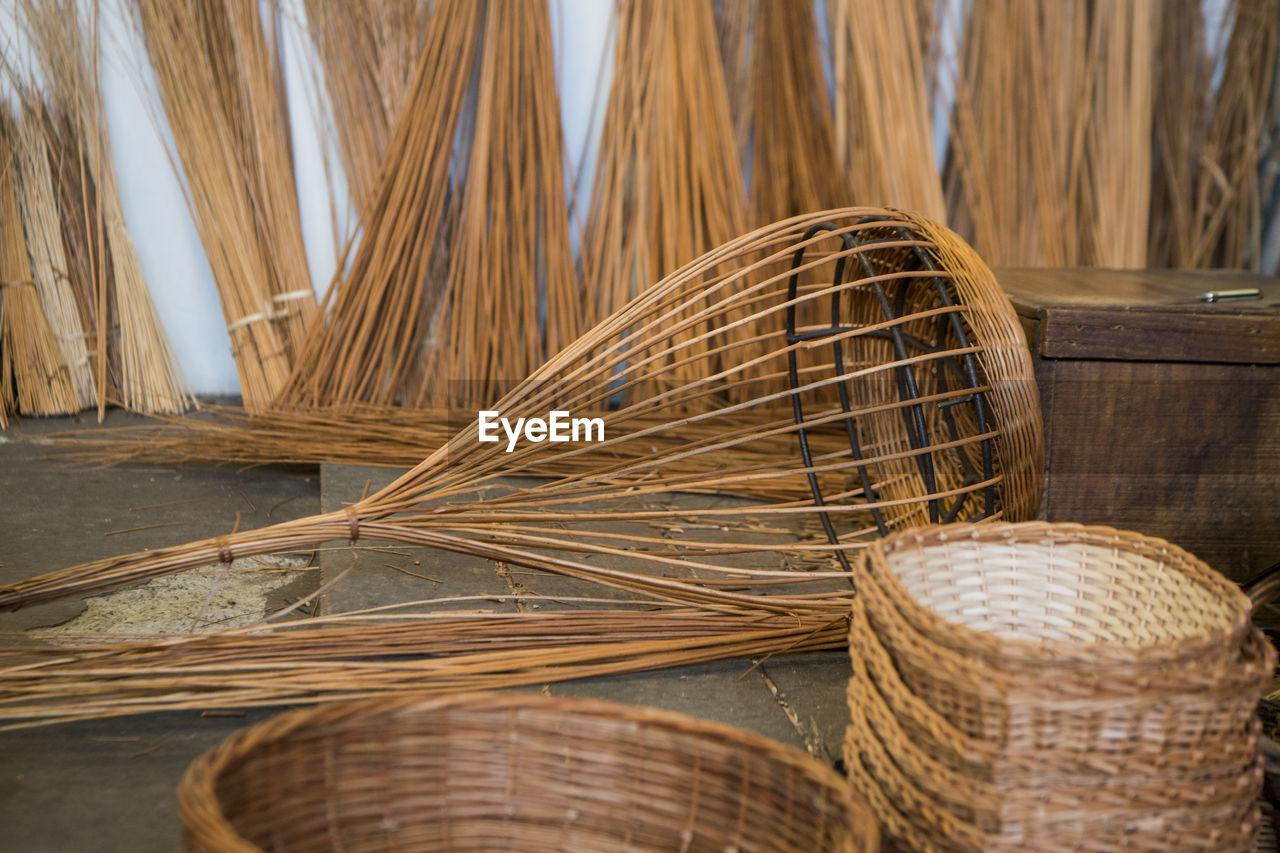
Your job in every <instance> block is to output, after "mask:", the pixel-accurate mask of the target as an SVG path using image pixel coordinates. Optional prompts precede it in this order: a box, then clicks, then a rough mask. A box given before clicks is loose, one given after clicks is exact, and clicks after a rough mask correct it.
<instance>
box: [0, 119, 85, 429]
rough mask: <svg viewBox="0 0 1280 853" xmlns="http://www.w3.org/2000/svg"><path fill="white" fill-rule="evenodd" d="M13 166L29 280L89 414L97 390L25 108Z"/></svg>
mask: <svg viewBox="0 0 1280 853" xmlns="http://www.w3.org/2000/svg"><path fill="white" fill-rule="evenodd" d="M14 144H15V149H14V165H15V175H16V177H17V183H18V196H19V198H18V201H19V203H20V207H21V209H22V225H23V229H24V230H25V232H26V237H27V254H28V256H29V257H30V258H31V274H32V280H33V281H34V282H35V285H36V289H37V290H38V291H39V293H40V303H41V305H43V307H44V315H45V318H46V319H47V320H48V321H49V328H50V330H51V331H52V332H53V336H54V339H55V340H56V341H57V342H58V349H59V350H60V351H61V353H62V363H63V364H64V365H65V366H66V369H67V375H68V378H69V379H70V382H71V387H72V391H73V393H74V394H75V399H76V408H77V409H87V408H89V407H90V406H93V405H94V404H95V403H96V402H97V386H96V385H95V383H94V381H93V369H92V366H91V365H90V362H89V350H88V347H87V346H86V342H87V341H88V336H86V334H85V330H84V325H83V324H82V323H81V321H80V309H79V308H78V307H77V306H76V298H75V292H74V291H73V290H72V288H71V281H70V279H69V278H68V274H67V269H68V266H67V257H66V252H65V251H64V248H63V243H62V214H61V212H60V211H59V209H58V200H57V196H56V194H55V193H54V188H53V175H52V172H51V171H50V169H49V151H48V146H47V145H46V144H45V138H44V127H43V123H42V122H41V121H40V117H39V115H37V114H36V112H35V111H33V110H32V109H30V108H28V109H24V110H23V113H22V118H21V120H20V121H19V122H18V127H17V138H16V140H14Z"/></svg>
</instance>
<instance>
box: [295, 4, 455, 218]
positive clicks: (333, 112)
mask: <svg viewBox="0 0 1280 853" xmlns="http://www.w3.org/2000/svg"><path fill="white" fill-rule="evenodd" d="M432 5H433V4H432V2H431V0H348V2H343V3H331V2H325V0H305V2H304V3H303V7H304V8H305V10H306V16H307V30H308V32H309V34H310V37H311V41H312V43H313V44H314V45H315V49H316V56H317V57H318V59H319V62H320V67H321V69H322V71H323V76H324V86H325V92H326V94H327V96H328V104H327V106H328V111H329V114H330V117H331V119H332V123H331V130H332V132H333V134H334V137H335V139H336V140H337V143H338V151H339V153H340V154H341V157H342V171H343V174H344V176H345V177H346V181H347V190H348V192H349V193H350V196H351V198H352V200H353V201H354V202H355V204H356V206H357V208H360V207H361V206H363V204H364V202H365V200H366V199H369V198H371V197H372V196H373V193H374V191H375V190H376V189H377V187H378V172H379V170H380V169H381V168H382V155H383V153H384V152H385V151H386V149H387V142H388V140H389V138H390V136H391V132H392V128H394V127H395V124H396V121H397V119H398V118H399V117H400V109H401V107H402V106H403V105H404V103H405V100H406V99H407V98H408V95H409V89H410V84H411V83H412V82H413V70H414V67H415V64H416V62H417V58H418V54H419V52H420V51H421V50H422V43H423V38H424V36H425V34H426V30H427V21H428V18H429V15H430V11H431V7H432Z"/></svg>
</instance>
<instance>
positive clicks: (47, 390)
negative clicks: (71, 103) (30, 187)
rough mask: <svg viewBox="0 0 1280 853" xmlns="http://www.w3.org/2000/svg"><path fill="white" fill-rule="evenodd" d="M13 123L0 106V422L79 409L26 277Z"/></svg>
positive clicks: (27, 267) (28, 275)
mask: <svg viewBox="0 0 1280 853" xmlns="http://www.w3.org/2000/svg"><path fill="white" fill-rule="evenodd" d="M18 144H19V143H18V124H17V120H16V119H15V118H14V116H13V113H12V112H10V110H9V108H8V106H7V105H5V106H2V107H0V152H4V157H3V162H0V224H2V225H3V231H2V232H0V235H2V237H0V244H2V245H0V387H2V388H3V390H0V397H2V398H3V399H0V426H3V425H7V424H8V413H10V412H13V411H15V410H16V411H17V412H20V413H22V414H28V415H61V414H70V413H72V412H76V411H79V406H78V405H77V404H76V395H75V390H74V389H73V388H72V385H71V379H70V374H69V371H68V370H67V366H66V363H65V362H64V360H63V358H62V352H61V350H59V348H58V342H57V339H56V338H55V337H54V334H53V330H52V329H51V328H50V327H49V322H48V320H47V319H46V318H45V314H44V306H43V305H41V303H40V292H39V289H38V288H37V286H36V283H35V282H34V281H33V280H32V277H31V264H30V262H29V260H28V257H27V244H26V239H25V235H24V233H23V227H22V215H21V213H20V212H19V207H18V191H17V187H16V186H15V174H14V173H15V172H16V168H15V164H14V160H13V157H12V153H13V152H14V151H15V149H16V148H17V146H18Z"/></svg>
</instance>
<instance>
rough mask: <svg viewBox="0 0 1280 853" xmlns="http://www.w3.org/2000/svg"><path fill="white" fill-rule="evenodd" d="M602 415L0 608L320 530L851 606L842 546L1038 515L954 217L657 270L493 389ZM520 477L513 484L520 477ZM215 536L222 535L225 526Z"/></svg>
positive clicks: (991, 283)
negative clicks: (333, 506) (580, 437)
mask: <svg viewBox="0 0 1280 853" xmlns="http://www.w3.org/2000/svg"><path fill="white" fill-rule="evenodd" d="M491 408H493V409H495V410H499V411H501V412H502V413H503V415H504V416H506V417H510V418H512V419H513V420H514V419H515V418H518V417H526V418H532V417H545V416H546V415H547V413H548V412H551V411H558V410H562V411H568V412H573V413H574V414H575V415H581V416H584V417H585V416H591V417H598V418H600V419H602V421H603V424H604V431H603V435H604V439H603V440H601V441H593V442H588V443H552V442H540V443H539V442H524V443H521V444H519V445H518V446H516V447H515V448H514V450H513V451H512V452H507V449H506V447H505V446H504V445H503V444H502V443H494V442H482V441H480V440H479V438H480V436H479V432H478V425H477V423H475V422H472V423H470V424H469V425H467V426H465V427H463V428H462V429H460V430H459V431H457V432H456V433H455V434H454V436H453V437H452V439H450V440H449V441H448V442H446V443H445V444H444V445H443V446H441V447H440V448H438V449H437V450H436V451H435V452H433V453H431V454H430V455H428V456H427V457H426V458H425V459H424V460H422V462H421V463H419V464H418V465H417V466H416V467H414V468H413V469H411V470H410V471H408V472H407V473H405V474H404V475H403V476H401V477H400V478H399V479H397V480H396V481H395V482H393V483H392V484H391V485H389V486H388V487H387V488H385V489H382V490H381V491H379V492H376V493H374V494H371V495H368V496H366V497H364V498H362V499H361V500H359V501H358V502H356V503H355V504H353V505H351V506H350V507H347V508H344V509H342V510H340V511H337V512H332V513H327V514H322V515H317V516H312V517H309V518H304V519H299V520H296V521H290V522H286V523H282V524H278V525H274V526H271V527H266V528H263V529H260V530H251V531H242V532H237V533H232V534H230V535H227V536H224V537H221V538H219V539H218V540H205V541H201V542H194V543H191V544H189V545H184V546H178V547H171V548H162V549H156V550H153V551H149V552H146V553H141V554H136V555H131V556H125V557H119V558H115V559H111V560H102V561H98V562H94V563H87V564H84V565H81V566H76V567H73V568H69V569H64V570H61V571H57V572H53V573H50V574H47V575H44V576H41V577H37V578H34V579H31V580H27V581H23V582H20V583H16V584H12V585H9V586H5V587H0V609H16V608H19V607H23V606H25V605H29V604H35V603H37V602H42V601H48V600H51V599H54V598H58V597H60V596H64V595H71V594H85V593H90V592H96V591H100V590H104V589H107V588H111V587H115V586H120V585H123V584H130V583H136V582H140V581H143V580H146V579H148V578H151V577H155V576H158V575H161V574H164V573H168V572H172V571H177V570H181V569H184V568H188V567H191V566H198V565H202V564H205V563H207V562H211V561H212V560H214V559H216V558H218V557H219V556H220V553H221V552H222V549H224V548H225V549H227V550H229V551H231V552H232V554H233V555H234V556H235V557H243V556H249V555H253V554H260V553H267V552H271V551H277V550H284V549H291V548H298V547H305V546H310V545H315V544H317V543H320V542H324V541H328V540H341V539H351V540H354V539H355V538H356V536H357V535H358V536H359V538H360V540H361V541H372V540H380V541H393V542H400V543H405V544H412V545H422V546H430V547H437V548H442V549H445V550H449V551H454V552H458V553H463V554H468V555H473V556H478V557H483V558H488V559H493V560H500V561H502V562H504V563H509V564H515V565H522V566H526V567H530V568H534V569H539V570H544V571H548V572H554V573H559V574H561V575H566V576H570V577H575V578H580V579H585V580H590V581H594V582H598V583H600V584H603V585H605V586H607V587H613V588H615V589H621V590H625V591H629V592H630V593H636V594H640V595H642V596H645V597H649V598H652V599H655V600H659V601H664V602H669V603H677V604H682V605H687V606H695V607H704V608H713V609H742V608H748V609H753V610H765V611H770V612H775V613H801V612H808V613H815V612H818V613H831V614H833V615H836V616H837V617H838V618H843V615H844V614H845V613H847V607H848V598H849V596H850V595H851V594H852V593H851V585H850V574H849V556H850V553H851V552H852V551H855V550H856V549H859V548H861V547H863V546H865V545H866V543H868V542H869V541H873V540H875V539H877V538H878V537H881V536H883V535H886V534H888V533H891V532H894V531H899V530H904V529H909V528H914V527H919V526H923V525H928V524H937V523H946V522H952V521H978V520H983V519H1006V520H1020V519H1026V518H1030V517H1032V516H1033V514H1034V513H1035V512H1036V509H1037V507H1038V504H1039V498H1040V487H1041V478H1042V458H1043V442H1042V423H1041V419H1040V407H1039V401H1038V396H1037V393H1036V389H1035V384H1034V381H1033V378H1032V372H1031V363H1030V357H1029V354H1028V352H1027V348H1026V342H1025V339H1024V337H1023V334H1022V330H1021V327H1020V325H1019V323H1018V321H1017V319H1016V317H1015V315H1014V312H1013V310H1012V308H1011V306H1010V305H1009V303H1008V301H1007V299H1006V298H1005V297H1004V295H1003V293H1002V292H1001V291H1000V289H999V287H998V286H997V284H996V282H995V280H994V278H993V277H992V274H991V272H990V270H989V269H988V268H987V267H986V266H985V265H984V264H983V263H982V261H981V259H979V258H978V257H977V255H976V254H975V253H974V252H973V251H972V249H970V248H969V247H968V246H967V245H965V244H964V242H963V241H961V240H960V239H959V238H958V237H956V236H955V235H954V234H953V233H952V232H950V231H949V230H947V229H946V228H944V227H942V226H939V225H937V224H935V223H933V222H931V221H929V220H927V219H925V218H923V217H919V216H915V215H913V214H909V213H901V212H895V211H888V210H881V209H875V208H847V209H841V210H833V211H824V212H821V213H815V214H810V215H806V216H799V217H795V218H792V219H787V220H784V221H781V222H778V223H775V224H772V225H769V226H766V227H764V228H761V229H759V230H757V231H754V232H752V233H749V234H747V235H745V236H743V237H740V238H738V239H736V240H733V241H731V242H729V243H727V244H725V245H723V246H721V247H719V248H717V249H715V250H713V251H711V252H708V253H707V254H705V255H703V256H702V257H700V258H698V259H696V260H694V261H692V262H691V263H689V264H687V265H685V266H684V267H682V268H681V269H679V270H677V271H676V272H674V273H672V274H670V275H668V276H667V277H666V278H664V279H662V280H661V281H659V282H657V283H656V284H654V285H653V286H652V287H650V288H649V289H647V290H646V291H644V292H643V293H641V294H640V295H639V296H637V297H636V298H634V299H633V300H632V301H631V302H630V303H628V304H627V305H626V306H624V307H623V308H621V309H620V310H618V311H617V312H615V313H614V314H613V315H611V316H610V317H608V318H607V319H605V320H603V321H602V322H600V323H599V324H598V325H597V326H596V327H595V328H593V329H592V330H590V331H589V332H588V333H586V334H585V335H583V336H582V337H580V338H579V339H578V340H576V341H575V342H573V343H572V344H570V345H569V346H568V347H566V348H565V349H564V350H562V351H561V352H560V353H559V354H558V355H556V356H555V357H553V358H552V359H550V360H549V361H548V362H547V363H546V364H545V365H544V366H543V367H541V368H540V369H538V370H537V371H535V372H534V373H533V374H532V375H531V376H529V377H528V378H527V379H525V380H524V381H523V382H521V383H520V384H519V385H518V386H516V387H515V388H514V389H513V390H512V391H510V392H509V393H508V394H506V395H505V396H504V397H503V398H502V399H501V400H499V401H497V402H496V403H494V404H493V406H492V407H491ZM512 475H518V476H519V478H520V479H519V480H518V481H513V479H512ZM219 543H221V544H219Z"/></svg>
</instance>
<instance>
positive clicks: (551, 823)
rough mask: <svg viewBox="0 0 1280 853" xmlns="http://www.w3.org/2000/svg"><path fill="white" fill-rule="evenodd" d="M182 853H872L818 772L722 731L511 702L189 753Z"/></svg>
mask: <svg viewBox="0 0 1280 853" xmlns="http://www.w3.org/2000/svg"><path fill="white" fill-rule="evenodd" d="M178 799H179V806H180V812H181V815H182V821H183V825H184V828H185V845H186V849H187V850H206V851H233V850H234V851H254V850H263V849H265V850H274V851H310V850H316V851H319V850H332V849H341V850H346V851H358V850H391V849H397V850H398V849H420V850H438V851H479V850H495V851H497V850H522V851H553V850H554V851H588V852H589V851H601V853H604V851H610V853H612V852H613V851H659V850H662V851H669V850H670V851H674V850H683V851H691V853H692V851H717V853H723V851H728V850H733V851H742V853H747V851H799V850H812V851H819V850H821V851H828V850H830V851H844V853H854V851H871V850H875V849H877V845H878V834H877V827H876V823H875V820H874V819H873V818H872V817H871V815H870V812H869V810H868V809H867V806H866V805H865V804H864V803H863V802H862V801H861V800H860V799H859V798H857V797H856V795H854V794H853V793H852V792H851V791H850V789H849V787H848V785H847V784H845V782H844V780H843V779H841V778H840V776H839V775H838V774H836V773H835V771H834V770H832V769H831V768H829V767H827V766H826V765H824V764H822V763H821V762H819V761H817V760H816V759H813V758H811V757H809V756H807V755H805V754H804V753H802V752H800V751H798V750H795V749H792V748H790V747H786V746H783V745H781V744H778V743H776V742H774V741H771V740H769V739H767V738H764V737H760V736H758V735H754V734H751V733H749V732H744V731H741V730H738V729H735V728H732V727H729V726H724V725H720V724H716V723H710V722H705V721H701V720H695V719H692V718H689V717H685V716H682V715H679V714H673V713H668V712H662V711H654V710H650V709H643V708H634V707H629V706H624V705H615V704H612V703H605V702H595V701H585V700H565V699H556V698H551V697H545V696H539V695H526V694H470V695H465V696H459V697H452V698H448V699H443V700H427V699H422V698H415V697H413V696H407V697H406V696H398V697H392V698H386V699H377V700H373V701H361V702H353V703H339V704H335V705H326V706H321V707H317V708H313V709H306V710H302V711H296V712H293V713H290V714H286V715H283V716H281V717H278V718H275V719H273V720H270V721H268V722H266V723H262V724H260V725H257V726H254V727H252V728H249V729H245V730H244V731H241V732H239V733H237V734H236V735H233V736H232V737H231V738H229V739H228V740H226V741H225V742H224V743H222V744H221V745H219V746H218V747H216V748H214V749H212V750H210V751H209V752H207V753H206V754H205V755H203V756H201V757H200V758H199V759H197V760H196V762H194V763H193V764H192V765H191V767H190V768H189V769H188V771H187V774H186V776H185V777H184V778H183V780H182V783H181V785H180V787H179V790H178Z"/></svg>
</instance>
